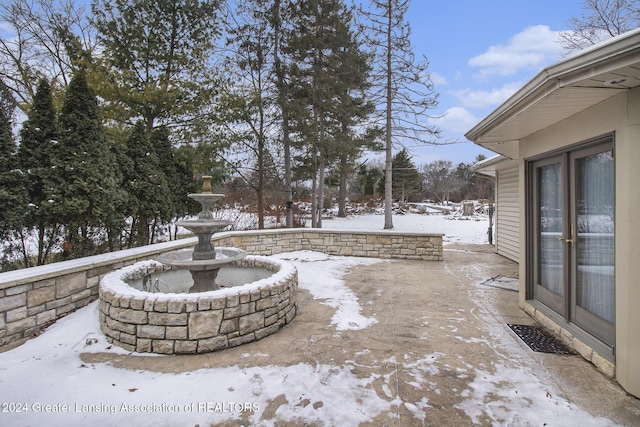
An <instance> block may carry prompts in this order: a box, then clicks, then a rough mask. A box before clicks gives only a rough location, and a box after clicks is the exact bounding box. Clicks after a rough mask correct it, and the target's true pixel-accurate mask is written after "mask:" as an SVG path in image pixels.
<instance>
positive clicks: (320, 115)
mask: <svg viewBox="0 0 640 427" xmlns="http://www.w3.org/2000/svg"><path fill="white" fill-rule="evenodd" d="M292 16H293V17H294V22H293V29H292V31H291V32H290V33H289V35H288V38H287V39H288V42H287V47H286V49H285V52H286V53H287V54H288V56H289V58H290V59H291V62H292V67H291V81H292V86H293V89H292V90H293V92H294V94H293V102H292V105H293V107H294V110H295V113H293V114H292V119H293V121H294V123H295V131H296V132H297V133H298V135H299V137H300V138H301V140H302V141H304V147H305V151H306V152H307V157H308V163H309V166H310V170H311V177H310V178H311V185H312V199H311V207H312V211H313V213H312V221H311V225H312V227H322V217H321V215H320V212H321V209H322V201H323V198H324V177H325V170H326V168H327V167H328V166H330V165H331V164H332V163H333V162H335V161H336V160H337V159H338V158H339V153H340V152H341V151H342V150H343V148H344V147H343V146H342V144H345V143H346V142H347V140H348V139H347V138H345V136H346V135H349V129H348V128H349V127H350V126H351V125H352V124H353V120H354V119H355V118H356V117H358V116H361V115H362V110H361V108H362V105H360V107H359V108H355V109H354V106H355V105H357V104H358V102H357V101H356V97H358V96H360V95H361V93H362V90H363V82H364V81H366V78H363V75H366V73H367V72H368V66H367V63H366V57H365V56H364V55H363V54H362V53H361V52H360V50H359V43H358V40H357V39H356V37H355V35H354V33H353V31H352V14H351V12H350V11H349V10H348V9H347V8H346V6H345V5H344V3H343V2H342V1H341V0H310V1H305V2H298V3H295V5H294V12H293V14H292Z"/></svg>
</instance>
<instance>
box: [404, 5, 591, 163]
mask: <svg viewBox="0 0 640 427" xmlns="http://www.w3.org/2000/svg"><path fill="white" fill-rule="evenodd" d="M582 12H583V9H582V0H445V1H432V0H412V2H411V5H410V7H409V12H408V14H407V20H408V21H409V22H410V24H411V29H412V41H413V44H414V47H415V49H414V51H415V53H416V54H420V55H421V54H424V55H426V56H427V58H428V60H429V70H430V72H431V78H432V80H433V82H434V83H435V88H436V91H437V92H438V93H439V94H440V98H439V100H440V102H439V106H438V108H437V109H435V110H433V111H432V113H433V116H443V117H442V118H439V119H432V123H433V124H436V125H438V126H439V127H440V129H442V131H443V139H448V140H459V141H461V143H459V144H455V145H451V146H444V147H432V146H430V147H420V148H417V147H414V148H411V152H412V154H413V162H414V164H416V166H419V165H422V164H425V163H429V162H431V161H433V160H437V159H444V160H451V161H453V162H454V164H457V163H459V162H472V161H473V160H474V158H475V157H476V155H477V154H480V153H482V154H485V155H486V156H487V157H490V156H492V155H494V153H491V152H490V151H487V150H484V149H482V148H480V147H477V146H475V145H474V144H472V143H470V142H468V141H467V139H466V138H465V137H464V134H465V133H466V132H467V131H468V130H470V129H471V128H472V127H473V126H474V125H476V124H477V123H478V122H479V121H480V120H482V119H483V118H484V117H486V116H487V115H488V114H489V113H491V112H492V111H493V110H494V109H496V108H497V107H498V106H499V105H500V104H502V103H503V102H504V101H505V100H506V99H507V98H508V97H509V96H511V95H512V94H513V93H514V92H515V91H516V90H518V89H519V88H520V87H522V86H523V85H524V84H525V83H527V82H528V81H529V80H531V79H532V78H533V77H534V76H535V75H536V74H538V73H539V72H540V71H541V70H542V69H543V68H545V67H548V66H549V65H552V64H554V63H556V62H558V61H559V60H561V59H562V53H563V52H562V49H561V47H560V46H559V44H558V43H557V42H556V38H557V36H558V32H559V31H562V30H566V29H568V27H567V22H568V20H569V18H570V17H572V16H579V15H580V14H582Z"/></svg>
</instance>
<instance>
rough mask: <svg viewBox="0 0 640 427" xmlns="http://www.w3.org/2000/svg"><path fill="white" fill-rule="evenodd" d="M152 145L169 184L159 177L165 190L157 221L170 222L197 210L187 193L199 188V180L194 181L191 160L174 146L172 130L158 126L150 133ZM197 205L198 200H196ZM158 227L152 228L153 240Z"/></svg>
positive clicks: (161, 186) (165, 179)
mask: <svg viewBox="0 0 640 427" xmlns="http://www.w3.org/2000/svg"><path fill="white" fill-rule="evenodd" d="M149 142H150V144H151V147H152V149H153V151H154V153H155V155H156V157H157V158H158V167H159V171H160V172H162V174H163V175H164V181H165V182H166V186H163V185H162V183H161V181H162V179H159V181H160V183H159V185H160V188H161V189H162V190H165V191H166V194H165V195H164V196H161V197H162V199H163V202H164V207H161V209H160V210H159V216H158V217H157V220H159V221H160V223H162V224H166V223H169V222H170V221H172V220H173V219H176V218H179V217H181V216H184V215H187V214H189V213H196V212H197V210H196V211H194V209H193V204H194V203H195V202H193V201H192V200H191V199H189V198H188V197H187V194H189V193H193V192H196V191H197V188H196V182H195V181H194V180H193V168H192V166H191V162H189V161H188V160H187V159H185V158H184V157H183V156H180V155H179V153H178V151H177V150H176V149H175V148H173V146H172V144H171V140H170V138H169V129H168V128H167V127H166V126H160V127H157V128H155V129H154V130H153V131H152V132H151V135H150V141H149ZM195 204H196V205H197V203H195ZM156 228H157V227H156V226H154V227H153V228H152V236H151V239H150V240H151V241H153V240H154V236H153V232H154V231H155V230H156Z"/></svg>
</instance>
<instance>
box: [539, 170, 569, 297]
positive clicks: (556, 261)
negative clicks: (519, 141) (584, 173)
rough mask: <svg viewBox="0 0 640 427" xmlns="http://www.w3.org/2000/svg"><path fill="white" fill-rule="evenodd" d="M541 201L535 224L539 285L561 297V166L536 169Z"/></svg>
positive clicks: (562, 290) (562, 288)
mask: <svg viewBox="0 0 640 427" xmlns="http://www.w3.org/2000/svg"><path fill="white" fill-rule="evenodd" d="M538 188H539V191H540V198H539V200H540V202H539V212H538V218H539V221H540V223H539V224H538V226H539V230H540V236H539V239H540V241H539V245H538V247H539V251H540V252H539V260H540V262H539V264H538V269H539V270H538V280H539V282H540V283H538V284H539V285H540V286H543V287H545V288H547V289H548V290H550V291H552V292H554V293H555V294H558V295H560V296H562V295H563V294H564V286H563V280H562V278H563V273H562V262H563V257H562V249H563V248H562V242H561V241H560V240H559V237H562V226H563V207H562V202H563V196H562V167H561V164H560V163H553V164H550V165H546V166H542V167H540V168H539V169H538Z"/></svg>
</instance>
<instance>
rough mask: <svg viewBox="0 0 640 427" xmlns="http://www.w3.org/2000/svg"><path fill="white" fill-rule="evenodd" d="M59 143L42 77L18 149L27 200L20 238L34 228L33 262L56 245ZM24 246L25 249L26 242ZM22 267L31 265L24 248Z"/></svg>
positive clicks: (38, 261)
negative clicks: (56, 153) (35, 248)
mask: <svg viewBox="0 0 640 427" xmlns="http://www.w3.org/2000/svg"><path fill="white" fill-rule="evenodd" d="M57 145H58V131H57V126H56V111H55V109H54V107H53V98H52V94H51V87H50V85H49V83H48V82H47V81H46V80H44V79H42V80H40V82H39V83H38V87H37V90H36V94H35V96H34V97H33V103H32V105H31V108H30V109H29V113H28V114H27V120H26V121H25V122H24V123H23V124H22V129H21V130H20V148H19V150H18V159H19V167H20V169H21V170H22V172H23V174H24V177H25V180H24V181H25V185H26V192H27V203H28V206H27V208H26V211H25V213H26V215H25V226H26V227H27V229H26V230H25V231H26V232H27V234H24V233H23V234H22V236H21V237H22V239H23V241H26V239H27V238H28V237H29V235H30V234H31V230H34V231H35V234H36V236H37V242H38V254H37V258H36V264H37V265H42V264H44V263H45V262H46V260H47V258H48V256H49V254H50V253H51V249H52V248H53V247H54V246H55V245H56V244H57V240H58V238H59V232H60V226H59V224H60V221H59V219H58V217H57V215H56V210H55V209H54V206H53V199H54V197H53V195H54V191H55V190H54V188H53V182H54V176H55V175H56V174H57V173H58V171H57V170H56V168H55V165H54V163H53V154H54V150H55V149H56V148H57ZM23 247H25V248H26V245H24V246H23ZM23 256H24V261H25V266H26V267H28V266H30V265H31V260H30V257H29V255H28V254H27V253H26V251H23Z"/></svg>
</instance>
